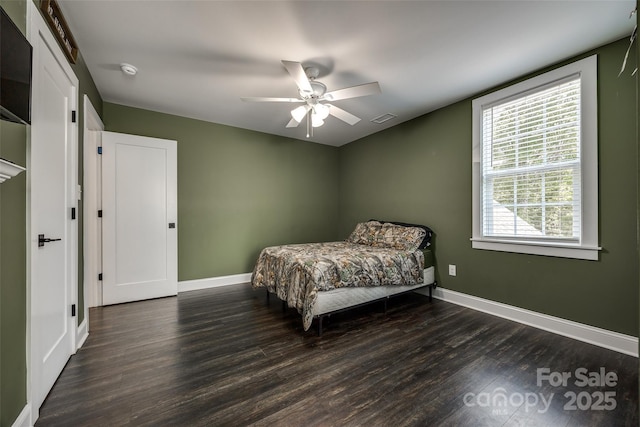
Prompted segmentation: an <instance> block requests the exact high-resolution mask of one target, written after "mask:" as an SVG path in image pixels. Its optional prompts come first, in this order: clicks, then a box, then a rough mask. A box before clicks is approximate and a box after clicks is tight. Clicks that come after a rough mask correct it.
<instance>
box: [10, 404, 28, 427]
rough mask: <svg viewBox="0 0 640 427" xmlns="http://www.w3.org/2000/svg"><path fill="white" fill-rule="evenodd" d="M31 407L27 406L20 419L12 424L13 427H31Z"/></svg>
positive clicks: (19, 416) (23, 409)
mask: <svg viewBox="0 0 640 427" xmlns="http://www.w3.org/2000/svg"><path fill="white" fill-rule="evenodd" d="M30 417H31V405H30V404H28V403H27V404H26V405H24V408H22V412H20V415H18V418H16V420H15V421H14V422H13V424H11V427H31V425H32V424H31V420H30Z"/></svg>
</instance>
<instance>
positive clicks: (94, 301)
mask: <svg viewBox="0 0 640 427" xmlns="http://www.w3.org/2000/svg"><path fill="white" fill-rule="evenodd" d="M102 131H104V123H103V122H102V120H101V119H100V116H99V115H98V113H97V112H96V110H95V108H94V107H93V104H92V103H91V101H90V100H89V97H88V96H87V95H84V129H83V159H84V163H83V181H84V182H83V197H82V199H83V205H82V206H83V208H82V212H83V215H82V219H83V246H84V253H83V257H84V272H83V274H84V295H85V298H84V299H85V305H84V308H85V319H87V327H88V319H89V307H99V306H101V305H102V289H101V284H100V282H99V281H98V274H100V273H101V270H102V239H101V237H102V224H101V221H100V219H99V218H98V210H99V209H100V208H101V207H102V195H101V188H102V184H101V182H102V178H101V176H102V172H101V159H100V155H99V154H98V147H99V146H100V145H101V139H100V138H101V132H102ZM87 332H88V329H87Z"/></svg>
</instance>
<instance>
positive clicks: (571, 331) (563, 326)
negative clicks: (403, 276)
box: [433, 288, 638, 357]
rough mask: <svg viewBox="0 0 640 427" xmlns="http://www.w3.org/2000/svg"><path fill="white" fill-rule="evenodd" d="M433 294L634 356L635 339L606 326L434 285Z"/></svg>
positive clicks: (454, 302)
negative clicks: (590, 324)
mask: <svg viewBox="0 0 640 427" xmlns="http://www.w3.org/2000/svg"><path fill="white" fill-rule="evenodd" d="M433 297H434V298H438V299H441V300H443V301H447V302H450V303H453V304H457V305H461V306H464V307H468V308H471V309H473V310H478V311H482V312H484V313H488V314H492V315H494V316H498V317H502V318H504V319H509V320H513V321H514V322H518V323H523V324H525V325H529V326H533V327H534V328H538V329H543V330H545V331H548V332H553V333H555V334H558V335H563V336H565V337H569V338H573V339H576V340H579V341H583V342H586V343H589V344H594V345H597V346H599V347H604V348H607V349H609V350H614V351H617V352H619V353H624V354H628V355H630V356H635V357H638V338H637V337H633V336H631V335H625V334H621V333H618V332H613V331H608V330H606V329H601V328H596V327H594V326H589V325H585V324H582V323H578V322H573V321H571V320H566V319H562V318H559V317H554V316H549V315H547V314H542V313H538V312H535V311H531V310H525V309H523V308H519V307H514V306H511V305H507V304H503V303H499V302H495V301H491V300H487V299H484V298H479V297H475V296H473V295H467V294H463V293H461V292H456V291H452V290H449V289H443V288H436V289H435V290H434V291H433Z"/></svg>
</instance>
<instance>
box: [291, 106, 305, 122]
mask: <svg viewBox="0 0 640 427" xmlns="http://www.w3.org/2000/svg"><path fill="white" fill-rule="evenodd" d="M308 111H309V106H308V105H301V106H299V107H297V108H294V109H293V110H291V117H293V118H294V120H295V121H296V122H298V123H300V122H301V121H302V119H304V116H306V115H307V112H308Z"/></svg>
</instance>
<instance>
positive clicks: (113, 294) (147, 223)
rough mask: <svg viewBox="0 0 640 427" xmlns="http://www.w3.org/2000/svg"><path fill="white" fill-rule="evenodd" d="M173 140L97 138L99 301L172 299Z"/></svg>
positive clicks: (175, 279)
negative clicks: (99, 165) (99, 143)
mask: <svg viewBox="0 0 640 427" xmlns="http://www.w3.org/2000/svg"><path fill="white" fill-rule="evenodd" d="M176 187H177V143H176V141H170V140H164V139H156V138H147V137H141V136H133V135H126V134H120V133H113V132H103V133H102V301H103V303H104V304H105V305H108V304H117V303H121V302H129V301H137V300H143V299H149V298H157V297H164V296H169V295H176V294H177V292H178V276H177V273H178V268H177V262H178V261H177V244H178V241H177V188H176Z"/></svg>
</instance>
